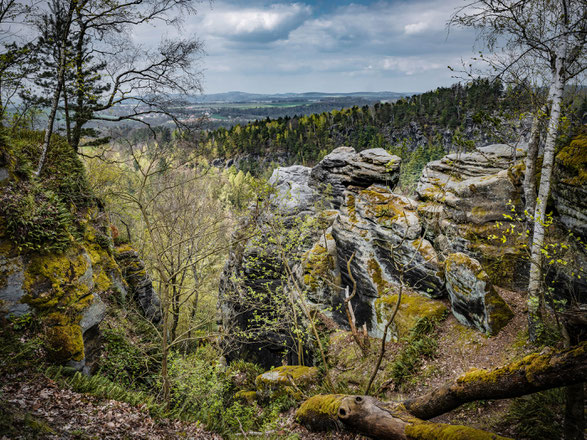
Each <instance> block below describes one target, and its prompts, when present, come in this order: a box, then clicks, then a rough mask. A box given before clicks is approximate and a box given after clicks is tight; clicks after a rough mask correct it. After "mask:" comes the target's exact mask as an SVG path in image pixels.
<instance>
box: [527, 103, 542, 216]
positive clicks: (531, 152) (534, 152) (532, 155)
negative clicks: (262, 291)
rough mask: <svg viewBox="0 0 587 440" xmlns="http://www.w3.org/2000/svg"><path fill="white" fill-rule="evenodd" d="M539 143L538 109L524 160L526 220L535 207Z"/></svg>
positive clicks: (533, 119) (533, 120)
mask: <svg viewBox="0 0 587 440" xmlns="http://www.w3.org/2000/svg"><path fill="white" fill-rule="evenodd" d="M539 145H540V111H538V112H536V113H535V114H534V116H533V118H532V130H531V131H530V143H529V144H528V151H527V154H526V159H525V161H524V165H525V168H526V170H525V172H524V183H523V187H524V198H525V199H526V206H525V213H526V218H527V219H528V222H531V221H532V215H533V214H534V210H535V209H536V159H537V158H538V146H539Z"/></svg>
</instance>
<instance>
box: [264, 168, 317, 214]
mask: <svg viewBox="0 0 587 440" xmlns="http://www.w3.org/2000/svg"><path fill="white" fill-rule="evenodd" d="M311 171H312V169H311V168H308V167H304V166H301V165H294V166H291V167H287V168H276V169H275V170H274V171H273V174H272V175H271V178H270V179H269V182H268V183H269V184H270V185H272V186H273V187H274V188H275V189H276V194H275V196H274V198H273V203H274V204H275V205H276V206H277V207H278V208H279V210H280V211H281V212H282V213H283V214H284V215H295V214H298V213H300V212H301V211H311V210H312V208H313V205H314V202H315V201H316V200H317V198H318V194H317V193H316V191H315V190H314V189H312V188H310V186H309V180H310V172H311Z"/></svg>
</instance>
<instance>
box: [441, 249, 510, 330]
mask: <svg viewBox="0 0 587 440" xmlns="http://www.w3.org/2000/svg"><path fill="white" fill-rule="evenodd" d="M445 273H446V287H447V290H448V293H449V298H450V302H451V307H452V312H453V314H454V316H455V317H456V318H457V320H458V321H459V322H460V323H461V324H464V325H468V326H470V327H474V328H477V329H478V330H480V331H482V332H484V333H487V334H489V335H495V334H497V333H498V332H499V331H500V330H501V329H502V328H503V327H504V326H505V325H506V324H507V323H508V322H509V321H510V320H511V319H512V317H513V316H514V314H513V312H512V310H511V309H510V307H509V306H508V305H507V303H506V302H505V301H504V300H503V299H502V298H501V297H500V296H499V295H498V293H497V292H496V290H495V288H494V287H493V284H492V283H491V282H490V280H489V275H488V274H487V272H485V271H484V270H483V267H482V266H481V263H479V261H477V260H475V259H474V258H471V257H469V256H468V255H466V254H463V253H461V252H457V253H454V254H450V255H449V256H448V257H447V258H446V260H445Z"/></svg>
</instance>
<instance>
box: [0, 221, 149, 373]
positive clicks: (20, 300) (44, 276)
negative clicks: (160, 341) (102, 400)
mask: <svg viewBox="0 0 587 440" xmlns="http://www.w3.org/2000/svg"><path fill="white" fill-rule="evenodd" d="M94 216H95V217H100V215H98V214H97V213H95V212H93V211H91V210H90V212H89V213H88V219H89V221H88V223H87V224H86V232H85V235H84V237H83V240H80V241H78V242H77V243H76V244H75V245H72V246H71V247H70V248H69V249H68V250H67V251H66V252H64V253H62V254H56V253H50V254H43V253H28V254H25V255H19V254H18V252H17V250H16V249H15V248H14V246H13V245H11V244H10V243H9V242H2V244H1V245H0V310H2V312H3V313H4V314H5V315H7V316H10V315H13V316H21V315H23V314H26V313H32V314H33V315H35V316H36V317H38V319H39V320H41V321H42V323H43V328H44V329H45V334H44V340H45V341H46V348H47V350H48V354H49V356H50V358H51V359H52V360H53V361H54V362H56V363H60V364H66V365H68V366H70V367H73V368H75V369H77V370H80V371H83V372H85V373H90V372H91V371H92V370H93V368H94V365H95V362H96V360H97V359H98V358H99V356H100V349H101V337H100V331H99V326H100V323H101V322H102V320H103V319H104V317H105V314H106V303H105V302H104V299H105V298H106V297H107V296H108V295H111V294H117V295H120V296H121V297H123V298H124V297H125V296H126V290H127V287H128V286H129V285H130V286H131V287H132V293H133V294H134V293H137V295H138V297H140V299H139V302H140V303H141V301H142V303H141V305H143V306H144V310H145V314H146V315H147V316H148V317H150V318H152V319H153V320H154V321H155V322H156V321H158V319H160V311H159V302H158V298H157V296H156V294H155V293H154V291H153V287H152V285H151V284H150V279H148V276H147V275H146V273H145V272H144V264H143V263H142V261H140V259H138V254H136V252H134V251H132V252H130V251H128V252H127V253H126V254H124V253H123V254H124V255H123V257H122V259H121V261H125V262H126V263H127V264H128V265H129V266H133V264H134V266H133V267H134V268H135V269H136V270H135V271H132V270H130V269H129V268H128V267H127V268H126V269H127V270H126V271H127V272H128V273H127V275H128V279H127V280H125V279H124V278H123V274H122V272H121V266H119V264H118V263H117V262H116V261H115V259H114V258H113V252H112V239H111V237H109V235H107V234H108V232H109V231H110V229H109V228H108V227H106V226H104V225H101V224H100V223H99V222H95V221H94V220H92V218H93V217H94ZM141 271H142V272H141ZM140 273H142V277H141V276H140ZM147 280H148V282H147ZM127 281H128V284H127Z"/></svg>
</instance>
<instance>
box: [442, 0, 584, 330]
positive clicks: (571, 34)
mask: <svg viewBox="0 0 587 440" xmlns="http://www.w3.org/2000/svg"><path fill="white" fill-rule="evenodd" d="M451 22H452V23H454V24H457V25H461V26H467V27H473V28H475V29H477V30H478V31H479V33H480V37H481V39H482V40H483V41H484V42H485V43H486V44H487V47H488V49H489V50H491V51H497V50H498V49H501V50H503V51H506V52H509V53H510V54H514V56H512V57H511V62H510V63H509V64H508V65H506V66H504V68H503V69H504V71H507V70H509V69H513V68H515V67H516V66H518V65H519V64H521V63H524V62H529V61H530V62H531V63H532V64H533V65H534V66H538V67H540V68H542V70H543V71H545V72H547V78H548V80H547V82H546V83H545V84H543V85H542V86H543V87H548V89H549V93H548V100H547V106H548V108H549V110H550V112H549V115H550V116H549V119H548V127H547V131H546V136H545V141H544V152H543V153H544V157H543V162H542V168H541V173H540V174H541V177H540V183H539V185H538V192H537V194H536V202H535V207H534V212H533V215H532V218H533V237H532V245H531V258H530V277H529V283H528V315H529V316H528V320H529V321H528V327H529V333H530V338H531V339H532V340H535V339H536V338H537V336H539V332H540V329H541V327H542V316H543V313H544V308H545V301H544V291H543V283H542V279H543V273H542V252H543V244H544V236H545V233H546V224H547V220H546V218H547V217H546V214H547V212H546V206H547V201H548V197H549V194H550V189H551V183H552V171H553V166H554V158H555V143H556V138H557V134H558V131H559V128H560V119H561V103H562V99H563V92H564V90H565V85H567V84H568V83H569V81H571V80H572V79H573V78H575V77H577V76H579V75H582V74H583V73H584V71H585V67H586V66H585V39H586V36H587V5H586V3H585V1H583V0H478V1H473V2H470V3H468V4H467V5H466V6H464V7H462V8H461V9H459V10H457V12H456V13H455V14H454V15H453V17H452V20H451ZM536 130H538V127H536V128H535V131H534V133H533V137H534V139H535V138H536V136H538V134H537V133H536ZM530 178H533V176H528V179H530ZM528 194H529V196H530V197H531V193H528ZM530 206H532V204H530Z"/></svg>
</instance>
